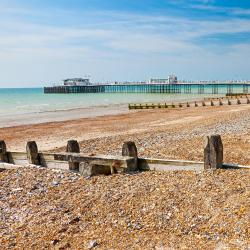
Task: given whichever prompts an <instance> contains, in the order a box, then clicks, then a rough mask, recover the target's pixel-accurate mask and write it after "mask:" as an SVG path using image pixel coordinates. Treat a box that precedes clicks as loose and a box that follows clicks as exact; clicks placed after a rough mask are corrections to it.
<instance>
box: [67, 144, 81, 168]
mask: <svg viewBox="0 0 250 250" xmlns="http://www.w3.org/2000/svg"><path fill="white" fill-rule="evenodd" d="M66 152H70V153H80V146H79V143H78V142H77V141H76V140H70V141H68V143H67V147H66ZM69 169H70V170H79V163H78V162H72V161H71V160H70V161H69Z"/></svg>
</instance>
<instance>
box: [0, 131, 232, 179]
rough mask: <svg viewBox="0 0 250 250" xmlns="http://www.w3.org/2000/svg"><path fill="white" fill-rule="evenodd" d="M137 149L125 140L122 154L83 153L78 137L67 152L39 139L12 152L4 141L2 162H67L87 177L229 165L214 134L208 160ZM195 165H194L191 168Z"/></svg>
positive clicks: (209, 140)
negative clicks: (42, 146) (45, 148)
mask: <svg viewBox="0 0 250 250" xmlns="http://www.w3.org/2000/svg"><path fill="white" fill-rule="evenodd" d="M137 152H138V151H137V147H136V145H135V143H134V142H125V143H124V144H123V146H122V156H97V155H84V154H81V153H80V146H79V143H78V142H77V141H76V140H70V141H68V143H67V147H66V153H65V152H64V153H50V154H49V153H42V152H39V151H38V147H37V144H36V142H35V141H29V142H28V143H27V145H26V152H25V153H23V152H19V153H18V152H8V151H7V148H6V143H5V142H4V141H0V162H2V163H11V164H17V163H19V164H23V165H28V164H32V165H39V166H43V167H49V168H54V167H55V166H56V167H57V168H62V164H64V165H65V164H66V165H67V168H66V169H67V170H70V171H75V172H80V174H82V175H83V176H93V175H98V174H113V173H120V172H131V171H138V170H173V169H174V170H175V169H176V167H179V168H177V169H181V170H190V169H192V170H196V169H199V170H200V168H202V169H205V170H206V169H217V168H224V167H228V165H227V164H224V163H223V144H222V140H221V136H220V135H212V136H208V137H207V138H206V146H205V148H204V162H193V161H181V160H180V161H178V160H160V159H148V158H140V157H138V153H137ZM24 155H26V159H25V157H24ZM25 160H26V161H25ZM25 163H27V164H25ZM55 163H57V165H56V164H55ZM17 165H18V164H17ZM191 166H192V168H190V167H191ZM202 166H203V167H202ZM173 167H175V168H173ZM0 168H1V167H0ZM64 169H65V168H64Z"/></svg>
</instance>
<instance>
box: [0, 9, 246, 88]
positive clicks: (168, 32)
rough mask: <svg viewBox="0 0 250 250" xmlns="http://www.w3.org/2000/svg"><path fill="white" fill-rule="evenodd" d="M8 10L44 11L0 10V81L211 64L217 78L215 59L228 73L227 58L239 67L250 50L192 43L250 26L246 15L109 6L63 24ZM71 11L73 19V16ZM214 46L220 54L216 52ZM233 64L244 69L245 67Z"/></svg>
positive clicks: (203, 68)
mask: <svg viewBox="0 0 250 250" xmlns="http://www.w3.org/2000/svg"><path fill="white" fill-rule="evenodd" d="M5 10H6V8H5ZM7 10H8V9H7ZM11 11H12V12H13V14H14V13H19V14H21V15H25V16H26V15H28V16H29V13H30V12H32V13H33V15H35V16H38V17H39V15H42V16H43V15H44V14H43V11H39V10H38V11H37V10H27V9H20V11H18V9H9V15H10V16H7V17H6V16H0V57H1V62H0V68H1V81H2V82H0V84H1V83H2V84H3V83H6V82H14V83H16V84H18V81H19V79H20V77H22V78H23V79H28V81H30V82H31V83H33V82H37V84H39V83H40V82H41V80H44V81H45V80H48V79H51V80H55V81H56V79H61V78H64V77H67V75H74V74H77V75H80V74H81V72H82V74H85V73H91V74H92V75H95V76H96V79H102V78H103V77H106V78H109V79H112V80H115V79H114V77H117V78H118V79H117V80H119V79H120V80H122V79H128V80H129V79H138V80H139V79H140V78H141V79H145V78H144V76H143V74H144V75H149V74H150V73H147V72H150V71H152V72H155V73H152V74H154V75H157V74H159V75H160V74H163V73H161V72H163V71H164V70H165V74H167V73H168V72H176V73H179V74H180V75H184V76H187V77H188V76H190V75H191V74H193V75H195V74H198V72H199V73H200V72H203V74H204V76H206V77H207V76H209V75H210V74H211V72H212V69H213V70H214V71H216V72H218V73H217V75H218V76H219V75H220V74H221V75H225V72H224V71H223V70H222V71H221V73H220V72H219V70H218V68H219V67H220V65H227V66H225V69H229V70H230V71H229V72H230V73H232V72H233V71H234V70H233V69H234V67H235V65H234V60H235V59H237V62H238V63H239V65H241V63H240V59H241V60H242V61H243V60H246V58H247V56H249V55H250V45H249V44H247V43H246V44H244V43H241V44H233V45H227V46H224V45H217V48H216V49H214V45H213V46H206V47H203V46H202V45H201V44H199V43H197V42H196V41H197V40H198V39H199V38H202V37H203V36H210V35H216V34H236V33H239V32H250V21H249V20H248V19H240V18H232V19H228V20H221V21H211V20H194V19H191V18H190V19H188V18H184V17H173V16H162V15H158V16H153V15H152V16H150V15H139V14H132V13H125V12H111V11H110V12H102V13H100V12H88V13H81V14H79V13H78V12H77V13H71V12H67V15H68V19H69V23H67V22H66V23H65V24H64V25H62V24H60V22H57V21H55V20H54V18H55V17H54V16H53V17H51V16H48V17H49V19H48V20H47V19H46V21H44V20H42V21H41V20H40V19H41V18H37V19H31V20H30V21H28V20H27V18H23V17H15V18H12V16H11ZM36 11H37V12H36ZM0 13H1V10H0ZM60 13H63V11H62V12H61V11H60V10H58V11H57V15H56V18H59V17H60V18H62V19H63V18H64V15H63V14H60ZM85 14H86V15H85ZM75 16H77V18H80V22H79V19H77V23H76V22H74V18H75ZM32 20H33V21H32ZM71 20H73V25H72V23H71ZM220 46H223V53H220V54H218V48H219V49H220ZM221 48H222V47H221ZM195 67H197V69H199V70H198V71H197V70H196V69H195ZM237 67H238V66H237ZM210 69H211V71H210ZM237 70H239V72H241V71H242V74H243V75H246V74H248V71H246V69H245V67H244V66H243V67H242V70H241V69H240V67H238V68H237ZM13 71H15V72H17V73H16V74H12V72H13ZM128 72H129V73H128ZM190 72H193V73H190ZM246 72H247V73H246ZM18 75H19V76H18ZM223 78H225V77H223Z"/></svg>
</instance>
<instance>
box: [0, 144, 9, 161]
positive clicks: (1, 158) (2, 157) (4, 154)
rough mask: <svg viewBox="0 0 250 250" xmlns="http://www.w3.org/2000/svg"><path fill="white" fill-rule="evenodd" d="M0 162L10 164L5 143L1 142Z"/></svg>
mask: <svg viewBox="0 0 250 250" xmlns="http://www.w3.org/2000/svg"><path fill="white" fill-rule="evenodd" d="M0 161H3V162H8V157H7V148H6V143H5V141H0Z"/></svg>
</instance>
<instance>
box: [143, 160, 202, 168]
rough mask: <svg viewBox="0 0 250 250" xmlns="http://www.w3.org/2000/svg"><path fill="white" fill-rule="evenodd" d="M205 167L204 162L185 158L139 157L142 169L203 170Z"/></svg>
mask: <svg viewBox="0 0 250 250" xmlns="http://www.w3.org/2000/svg"><path fill="white" fill-rule="evenodd" d="M203 167H204V162H197V161H183V160H166V159H151V158H138V168H139V169H140V170H142V171H148V170H154V171H173V170H187V171H188V170H195V171H201V170H202V169H203Z"/></svg>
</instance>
